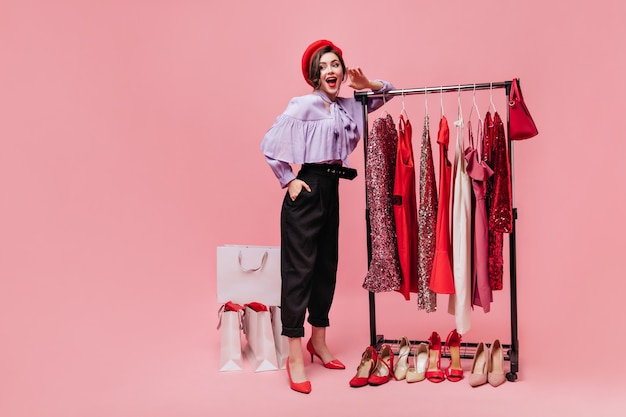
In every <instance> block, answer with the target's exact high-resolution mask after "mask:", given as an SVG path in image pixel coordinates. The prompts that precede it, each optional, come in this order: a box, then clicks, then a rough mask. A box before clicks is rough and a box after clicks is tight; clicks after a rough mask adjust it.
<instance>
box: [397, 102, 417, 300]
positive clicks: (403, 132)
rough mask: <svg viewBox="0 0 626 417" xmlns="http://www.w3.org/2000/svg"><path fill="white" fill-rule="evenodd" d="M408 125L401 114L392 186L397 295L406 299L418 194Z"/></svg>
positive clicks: (413, 275) (413, 280)
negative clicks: (398, 276) (399, 273)
mask: <svg viewBox="0 0 626 417" xmlns="http://www.w3.org/2000/svg"><path fill="white" fill-rule="evenodd" d="M412 133H413V132H412V128H411V122H410V121H409V120H406V121H405V120H404V117H403V116H402V115H400V121H399V122H398V154H397V157H396V173H395V177H394V183H393V198H394V205H393V211H394V217H395V220H396V234H397V236H398V257H399V259H400V270H401V271H402V282H401V285H400V289H399V290H398V292H400V293H401V294H402V295H403V296H404V298H405V299H406V300H409V299H410V298H411V294H410V293H411V292H417V262H418V259H417V239H418V234H417V228H418V225H417V194H416V190H415V188H416V187H415V163H414V159H413V144H412V141H411V136H412Z"/></svg>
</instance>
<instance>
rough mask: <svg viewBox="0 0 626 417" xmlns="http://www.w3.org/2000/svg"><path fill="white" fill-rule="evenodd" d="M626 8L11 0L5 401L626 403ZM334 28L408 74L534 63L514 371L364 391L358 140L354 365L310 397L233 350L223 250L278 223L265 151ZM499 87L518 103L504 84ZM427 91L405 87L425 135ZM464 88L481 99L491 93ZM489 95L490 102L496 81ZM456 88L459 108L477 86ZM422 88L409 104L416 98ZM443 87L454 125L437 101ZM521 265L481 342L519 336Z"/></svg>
mask: <svg viewBox="0 0 626 417" xmlns="http://www.w3.org/2000/svg"><path fill="white" fill-rule="evenodd" d="M624 16H626V6H625V5H624V2H621V1H617V0H614V1H606V0H605V1H596V2H574V3H567V5H566V4H565V3H563V4H561V2H546V1H538V0H528V1H525V2H509V1H496V0H475V1H472V2H467V1H459V0H456V1H454V0H448V1H431V2H410V1H388V2H381V1H370V0H363V1H359V2H335V3H324V4H322V3H311V2H294V1H292V0H284V1H282V0H268V1H264V2H258V1H240V2H213V1H207V0H204V1H202V0H176V1H173V0H172V1H167V0H155V1H147V0H143V1H141V0H128V1H121V0H111V1H101V2H96V1H79V0H58V1H54V2H49V1H44V0H39V1H37V0H20V1H18V0H13V1H11V0H4V1H3V2H2V3H1V4H0V144H1V146H0V196H1V198H0V312H1V314H0V415H2V416H6V417H18V416H19V417H31V416H33V417H35V416H38V417H41V416H47V417H52V416H63V417H70V416H86V415H89V416H173V415H176V416H196V415H198V416H200V415H216V414H215V413H216V412H227V411H230V412H232V413H237V414H238V413H242V414H243V413H250V412H253V411H254V410H257V409H258V407H262V409H267V410H270V411H268V413H270V412H271V413H272V414H273V415H287V414H291V413H290V412H288V411H287V410H286V408H289V407H294V408H293V409H294V410H295V409H303V410H307V411H302V412H301V413H300V415H319V414H327V415H337V414H338V413H336V409H337V408H342V407H343V408H344V409H345V410H344V411H346V412H347V414H346V415H358V414H361V415H374V414H380V413H382V412H383V411H384V412H392V413H395V414H396V415H409V414H412V415H414V414H415V410H411V408H412V407H416V406H417V405H416V404H418V402H420V401H422V402H421V404H420V405H419V407H420V408H421V410H424V411H427V410H437V411H445V407H449V408H450V410H452V411H454V412H463V411H464V410H468V409H470V410H475V411H476V414H478V412H481V413H482V414H483V415H495V414H497V413H498V412H499V411H502V409H503V407H506V408H507V409H509V411H507V414H508V415H529V414H530V413H532V412H535V413H539V414H541V411H546V410H549V411H550V412H558V413H559V414H561V413H568V415H581V416H582V415H591V414H590V413H591V410H593V412H594V414H595V415H604V416H607V415H623V414H624V411H626V406H625V403H624V400H623V396H622V397H621V398H620V397H618V393H619V392H623V388H624V383H623V375H624V373H625V372H626V369H625V368H624V360H623V358H622V349H621V348H622V347H623V345H624V343H625V342H626V336H624V331H623V329H624V325H623V323H622V320H621V319H622V317H623V308H621V305H622V303H623V295H624V291H625V290H626V284H625V276H624V271H623V266H622V265H623V262H621V261H622V260H623V253H622V252H623V247H624V245H623V236H624V232H625V231H626V227H625V226H626V225H625V221H624V215H623V213H624V209H625V207H624V206H625V205H624V199H625V197H626V191H625V190H626V187H624V181H623V178H622V177H623V175H621V170H620V167H621V165H622V164H621V163H620V161H621V160H622V159H623V156H624V154H625V153H626V140H625V139H626V138H625V136H624V128H623V126H622V125H621V122H622V121H623V119H624V115H623V113H624V112H623V110H622V107H623V105H622V104H623V103H622V102H623V97H624V96H625V94H626V88H625V83H624V80H623V75H624V73H626V58H625V57H624V53H623V40H624V38H625V37H626V29H624V25H623V18H624ZM319 38H328V39H331V40H333V41H334V42H335V43H337V44H338V45H340V46H341V47H342V48H343V50H344V53H345V59H346V61H347V64H348V65H352V66H356V65H358V66H361V67H362V68H363V69H364V71H365V73H366V74H367V75H368V76H370V77H372V78H376V77H380V78H384V79H387V80H390V81H392V82H393V83H394V84H395V86H396V87H398V88H410V87H422V86H433V85H441V84H443V85H449V84H457V83H473V82H489V81H505V80H510V79H511V78H513V77H520V78H521V82H522V87H523V91H524V95H525V97H526V100H527V103H528V105H529V107H530V109H531V111H532V114H533V116H534V118H535V121H536V122H537V125H538V127H539V130H540V135H539V136H537V137H536V138H533V139H532V140H529V141H526V142H520V143H517V144H516V146H515V148H514V149H515V151H514V152H515V201H516V207H517V208H518V210H519V220H518V223H517V225H518V234H517V236H518V251H517V253H518V280H519V282H518V297H519V300H518V301H519V308H518V311H519V326H520V335H519V339H520V345H521V346H520V350H521V358H520V373H519V377H520V380H519V381H518V382H516V383H515V384H505V386H503V387H501V388H499V389H498V391H497V392H495V391H492V390H490V389H489V388H484V389H483V388H481V389H476V390H472V389H471V388H470V387H469V386H467V384H465V383H463V384H462V385H460V384H459V385H454V384H450V383H448V384H447V386H445V387H444V386H443V385H440V386H436V385H435V384H430V383H424V384H422V385H421V386H420V387H419V388H418V387H415V386H410V387H409V386H408V384H400V383H399V382H398V383H395V385H396V386H395V387H391V385H394V384H388V385H389V386H384V387H380V388H379V389H378V390H377V391H376V395H372V394H371V393H372V391H371V389H373V388H364V389H363V390H361V391H359V390H350V389H349V387H348V385H347V381H348V380H349V378H350V377H351V376H352V372H353V369H354V367H356V365H357V364H358V361H359V358H360V354H361V352H362V350H363V348H364V347H365V345H366V344H367V343H368V341H369V333H368V327H367V326H368V322H367V314H368V311H367V293H366V292H365V291H364V290H362V289H361V283H362V280H363V277H364V274H365V273H366V268H367V265H366V247H365V221H364V200H365V197H364V183H363V177H364V175H363V169H362V167H363V165H362V160H363V153H362V149H361V148H359V149H357V151H355V153H354V154H353V156H352V158H351V162H352V165H353V166H355V167H356V168H359V169H360V173H361V175H360V176H359V177H358V178H357V179H356V180H355V181H353V182H342V184H341V194H342V203H341V204H342V211H341V216H342V220H341V239H340V256H341V258H340V266H339V273H340V278H339V280H340V282H339V287H338V291H337V297H336V302H335V305H334V310H333V312H332V316H331V320H332V322H333V327H334V328H335V329H336V330H335V329H333V328H332V327H331V330H330V331H329V343H331V346H333V345H334V351H335V352H336V354H337V355H338V356H340V357H341V358H342V360H344V362H346V363H348V364H349V366H348V368H349V369H348V370H347V371H345V372H344V373H343V374H341V376H336V374H332V372H331V374H330V375H329V374H328V372H325V370H324V369H323V368H321V367H319V366H316V367H310V370H309V371H308V372H309V375H310V376H311V379H312V382H313V386H314V392H313V394H312V395H310V396H308V397H304V398H303V396H298V395H297V394H295V393H292V392H290V391H289V390H288V387H287V380H286V376H285V375H284V373H283V372H269V373H262V374H261V373H256V374H255V373H252V371H251V370H250V369H247V370H244V371H242V372H239V373H220V372H218V371H217V369H218V363H217V360H218V353H219V331H217V330H216V329H215V327H216V325H217V310H218V307H219V306H218V304H217V302H216V297H215V269H216V264H215V262H216V259H215V252H216V247H217V246H219V245H222V244H226V243H239V244H253V245H277V244H278V243H279V222H278V220H279V209H280V200H281V198H282V195H283V191H282V190H281V189H280V188H279V186H278V183H277V181H276V179H275V178H274V177H273V175H272V173H271V171H270V169H269V168H268V167H267V166H266V164H265V162H264V159H263V157H262V155H261V153H260V151H259V150H258V146H259V143H260V140H261V138H262V136H263V134H264V133H265V131H266V130H267V129H268V128H269V127H270V126H271V124H272V122H273V120H274V118H275V117H276V116H277V115H278V114H279V113H280V112H281V111H282V110H283V109H284V107H285V106H286V104H287V102H288V100H289V99H290V98H291V97H292V96H295V95H301V94H306V93H307V92H308V91H309V88H308V86H307V85H306V84H305V83H304V81H303V80H302V78H301V74H300V70H299V65H300V64H299V60H300V57H301V53H302V51H303V50H304V48H305V47H306V46H307V45H308V44H309V43H310V42H311V41H313V40H315V39H319ZM351 94H352V91H350V89H348V88H347V87H345V88H344V90H343V95H344V96H349V95H351ZM494 97H495V100H496V106H497V107H498V109H499V110H500V111H501V112H504V109H505V102H504V96H503V90H497V91H496V93H495V95H494ZM423 99H424V97H423V96H413V97H409V98H407V100H406V108H407V112H408V114H409V116H410V117H411V121H412V123H413V125H414V130H415V133H414V143H418V140H419V137H420V136H421V126H422V123H423V122H422V120H423V119H422V117H423V114H424V103H423ZM462 100H463V106H464V107H463V108H464V114H465V115H467V114H468V113H469V110H470V106H471V94H469V93H463V95H462ZM477 100H478V105H479V109H481V112H484V110H485V109H486V107H487V105H488V95H485V94H478V95H477ZM444 107H445V112H446V115H447V116H448V117H449V119H450V120H452V119H453V118H454V116H455V115H456V95H455V94H450V93H449V94H446V95H444ZM400 108H401V100H399V99H394V100H393V101H392V102H391V103H389V104H388V111H389V112H390V113H391V114H392V116H394V117H397V115H398V114H399V111H400ZM429 108H430V115H431V120H432V123H431V135H433V136H434V135H435V133H436V126H437V122H438V117H439V114H440V110H439V103H438V98H437V97H431V98H430V100H429ZM377 114H378V113H375V114H374V116H376V115H377ZM507 284H508V282H505V287H506V289H505V291H504V292H502V293H499V294H497V298H496V303H495V304H494V310H493V312H492V313H490V314H489V315H487V316H485V315H484V314H482V313H480V312H478V311H477V312H475V313H474V316H473V317H474V321H473V325H474V326H473V328H472V330H471V331H470V333H468V334H467V336H466V340H468V341H480V340H484V341H485V342H491V341H492V340H493V339H494V338H496V337H497V338H501V339H502V340H503V341H504V342H505V343H506V342H509V341H510V340H509V333H508V331H509V327H508V326H509V322H508V320H509V316H508V310H507V309H508V304H507V303H508V292H507V291H508V285H507ZM400 301H401V298H400V296H399V295H397V294H386V295H384V296H382V297H380V303H379V305H380V307H379V308H378V318H379V327H380V329H379V330H381V331H382V332H384V333H385V335H386V336H388V337H397V338H399V337H401V336H402V335H404V334H406V335H407V336H409V337H411V338H425V337H427V336H428V334H429V333H430V332H431V331H433V330H437V331H438V332H439V333H440V334H442V335H445V334H447V332H448V331H449V330H451V328H452V327H453V326H454V322H453V320H452V317H451V316H449V315H447V314H446V313H443V312H438V313H436V314H433V315H427V314H425V313H422V312H419V313H418V312H417V309H416V308H415V300H414V299H413V301H412V302H409V303H399V302H400ZM439 303H440V310H445V308H441V306H443V307H445V306H446V305H447V301H446V300H445V299H443V298H442V297H440V298H439ZM324 378H326V379H324ZM400 385H402V386H400ZM420 390H422V391H423V392H424V394H420V393H419V391H420ZM400 393H402V394H400ZM232 395H234V396H235V398H237V401H234V400H228V399H227V398H229V396H232ZM396 395H397V396H396ZM401 398H403V399H404V400H402V399H401ZM419 398H422V399H423V400H419ZM426 399H429V400H426ZM451 399H456V401H450V400H451ZM407 409H408V410H411V411H410V412H408V411H407V412H405V411H406V410H407ZM488 410H489V411H488ZM452 411H451V412H452ZM516 413H518V414H516ZM444 414H445V413H444ZM268 415H269V414H268ZM542 415H547V413H546V414H542Z"/></svg>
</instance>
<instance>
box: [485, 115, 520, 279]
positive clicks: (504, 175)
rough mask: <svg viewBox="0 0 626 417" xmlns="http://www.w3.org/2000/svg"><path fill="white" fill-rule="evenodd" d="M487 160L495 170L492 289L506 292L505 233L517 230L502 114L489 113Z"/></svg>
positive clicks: (489, 188)
mask: <svg viewBox="0 0 626 417" xmlns="http://www.w3.org/2000/svg"><path fill="white" fill-rule="evenodd" d="M483 160H484V161H485V162H486V163H487V165H489V166H490V167H491V168H492V169H493V172H494V174H493V176H492V177H491V178H489V180H487V181H486V193H485V202H486V205H487V215H488V219H489V285H490V287H491V289H492V290H501V289H502V276H503V270H504V268H503V266H504V261H503V241H504V236H503V233H510V232H511V230H512V229H513V213H512V211H513V210H512V197H511V167H510V162H509V154H508V149H507V141H506V136H505V133H504V123H502V119H501V118H500V115H499V114H498V112H495V114H494V115H493V120H491V114H490V113H489V112H487V115H486V117H485V140H484V144H483Z"/></svg>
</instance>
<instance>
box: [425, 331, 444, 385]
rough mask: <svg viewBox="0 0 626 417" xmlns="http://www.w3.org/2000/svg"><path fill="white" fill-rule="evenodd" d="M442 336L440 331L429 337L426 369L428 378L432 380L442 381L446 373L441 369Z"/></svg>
mask: <svg viewBox="0 0 626 417" xmlns="http://www.w3.org/2000/svg"><path fill="white" fill-rule="evenodd" d="M440 365H441V337H440V336H439V333H437V332H433V333H432V334H431V335H430V337H429V338H428V369H426V379H428V380H429V381H430V382H441V381H443V380H444V379H445V375H444V374H443V371H442V370H441V367H440Z"/></svg>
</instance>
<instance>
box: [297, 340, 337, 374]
mask: <svg viewBox="0 0 626 417" xmlns="http://www.w3.org/2000/svg"><path fill="white" fill-rule="evenodd" d="M306 350H308V351H309V353H310V354H311V363H312V362H313V357H314V356H317V357H318V358H319V359H320V361H322V365H324V367H325V368H328V369H346V365H344V364H343V363H341V361H340V360H339V359H333V360H332V361H330V362H326V363H324V361H323V360H322V357H321V356H320V355H318V354H317V352H315V349H314V348H313V343H312V342H311V339H309V341H308V342H307V344H306Z"/></svg>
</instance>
